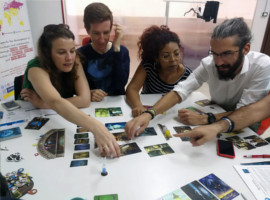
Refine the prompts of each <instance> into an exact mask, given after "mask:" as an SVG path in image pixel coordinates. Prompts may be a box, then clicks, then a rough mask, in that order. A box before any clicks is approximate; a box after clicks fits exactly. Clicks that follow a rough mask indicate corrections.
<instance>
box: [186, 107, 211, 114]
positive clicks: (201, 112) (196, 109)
mask: <svg viewBox="0 0 270 200" xmlns="http://www.w3.org/2000/svg"><path fill="white" fill-rule="evenodd" d="M186 109H188V110H192V111H194V112H196V113H198V114H200V115H205V114H206V113H205V112H203V111H201V110H200V109H198V108H195V107H193V106H190V107H187V108H186Z"/></svg>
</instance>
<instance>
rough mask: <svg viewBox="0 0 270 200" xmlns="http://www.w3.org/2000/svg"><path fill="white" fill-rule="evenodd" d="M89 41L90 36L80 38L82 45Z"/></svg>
mask: <svg viewBox="0 0 270 200" xmlns="http://www.w3.org/2000/svg"><path fill="white" fill-rule="evenodd" d="M90 41H91V39H90V37H85V38H83V40H82V45H83V46H84V45H86V44H88V43H89V42H90Z"/></svg>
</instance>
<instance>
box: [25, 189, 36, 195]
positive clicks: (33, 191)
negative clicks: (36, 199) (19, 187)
mask: <svg viewBox="0 0 270 200" xmlns="http://www.w3.org/2000/svg"><path fill="white" fill-rule="evenodd" d="M27 193H28V194H32V195H33V194H36V193H37V189H32V190H29V191H28V192H27Z"/></svg>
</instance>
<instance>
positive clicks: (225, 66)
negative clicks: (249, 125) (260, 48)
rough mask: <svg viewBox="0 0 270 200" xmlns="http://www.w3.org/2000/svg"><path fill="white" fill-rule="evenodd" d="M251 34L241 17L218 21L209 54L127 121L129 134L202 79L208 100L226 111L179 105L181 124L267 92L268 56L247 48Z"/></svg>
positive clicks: (202, 120) (214, 117) (205, 120)
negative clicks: (199, 110)
mask: <svg viewBox="0 0 270 200" xmlns="http://www.w3.org/2000/svg"><path fill="white" fill-rule="evenodd" d="M251 38H252V36H251V32H250V30H249V28H248V26H247V24H246V23H245V22H244V20H243V18H233V19H228V20H225V21H224V22H223V23H221V24H220V25H218V26H217V27H216V28H215V29H214V31H213V34H212V36H211V41H210V50H209V56H208V57H206V58H203V59H202V61H201V63H200V65H199V66H198V67H197V69H196V70H194V72H193V73H192V74H191V75H190V76H189V77H188V78H187V79H186V80H185V81H182V82H179V83H178V84H177V85H176V86H175V87H174V90H173V91H171V92H169V93H168V94H166V95H165V96H164V97H162V99H160V100H159V101H158V102H157V103H156V104H155V105H154V106H153V107H152V108H151V109H149V110H147V111H145V112H144V113H143V114H142V115H140V116H139V117H136V118H134V119H133V120H131V121H129V122H128V123H127V124H126V127H125V129H126V133H127V134H128V136H129V138H133V137H134V136H135V135H139V134H140V133H141V132H142V131H143V130H144V129H145V128H146V127H147V125H148V123H149V121H150V120H151V119H153V118H154V117H155V116H156V115H157V114H160V113H163V112H164V111H166V110H168V109H169V108H171V107H172V106H174V105H175V104H177V103H180V102H181V101H183V100H185V99H186V98H187V97H188V95H189V94H190V93H191V92H193V91H194V90H196V89H198V88H199V87H200V86H201V85H202V84H203V83H204V82H207V83H208V85H209V91H210V95H211V100H212V101H214V102H215V103H217V104H218V105H220V106H221V107H222V108H224V109H225V110H226V112H223V113H217V114H213V113H207V114H206V115H200V114H197V113H195V112H193V111H191V110H188V109H181V110H179V111H178V116H179V119H180V122H182V123H183V124H187V125H199V124H211V123H213V122H215V121H218V120H220V119H221V118H222V117H225V116H228V115H229V114H231V113H232V111H233V110H234V109H238V108H240V107H242V106H245V105H248V104H251V103H255V102H257V101H259V100H260V99H262V98H263V97H264V96H266V95H267V93H268V91H269V86H268V85H269V82H270V58H269V56H267V55H265V54H262V53H259V52H251V51H250V41H251ZM138 127H139V128H138Z"/></svg>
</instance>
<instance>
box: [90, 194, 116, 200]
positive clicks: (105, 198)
mask: <svg viewBox="0 0 270 200" xmlns="http://www.w3.org/2000/svg"><path fill="white" fill-rule="evenodd" d="M94 200H118V195H117V194H106V195H96V196H94Z"/></svg>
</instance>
